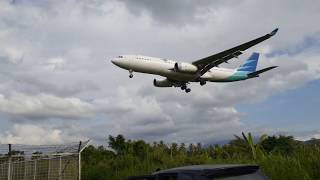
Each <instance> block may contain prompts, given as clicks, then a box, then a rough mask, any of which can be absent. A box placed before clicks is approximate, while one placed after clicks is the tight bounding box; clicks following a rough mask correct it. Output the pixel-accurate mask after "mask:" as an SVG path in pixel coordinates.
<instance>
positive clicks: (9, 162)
mask: <svg viewBox="0 0 320 180" xmlns="http://www.w3.org/2000/svg"><path fill="white" fill-rule="evenodd" d="M8 145H9V152H8V180H11V144H8Z"/></svg>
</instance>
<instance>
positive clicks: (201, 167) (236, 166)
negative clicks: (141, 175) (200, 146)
mask: <svg viewBox="0 0 320 180" xmlns="http://www.w3.org/2000/svg"><path fill="white" fill-rule="evenodd" d="M226 169H252V170H254V171H256V170H258V169H259V166H257V165H252V164H217V165H193V166H183V167H177V168H172V169H166V170H161V171H157V172H154V173H153V174H154V175H156V174H160V173H178V172H186V171H189V172H190V171H198V172H202V171H206V172H218V171H224V170H226Z"/></svg>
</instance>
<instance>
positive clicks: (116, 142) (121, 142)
mask: <svg viewBox="0 0 320 180" xmlns="http://www.w3.org/2000/svg"><path fill="white" fill-rule="evenodd" d="M109 147H110V148H112V149H113V150H115V151H116V153H117V154H120V155H122V154H124V153H125V152H126V149H127V143H126V139H125V138H124V137H123V135H121V134H119V135H118V136H117V137H116V138H115V137H113V136H111V135H110V136H109Z"/></svg>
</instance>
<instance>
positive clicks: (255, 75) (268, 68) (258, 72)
mask: <svg viewBox="0 0 320 180" xmlns="http://www.w3.org/2000/svg"><path fill="white" fill-rule="evenodd" d="M276 67H278V66H271V67H267V68H264V69H260V70H259V71H255V72H252V73H249V74H248V77H249V78H253V77H258V76H259V74H261V73H264V72H266V71H269V70H271V69H274V68H276Z"/></svg>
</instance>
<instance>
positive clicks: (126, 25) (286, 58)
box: [0, 0, 320, 143]
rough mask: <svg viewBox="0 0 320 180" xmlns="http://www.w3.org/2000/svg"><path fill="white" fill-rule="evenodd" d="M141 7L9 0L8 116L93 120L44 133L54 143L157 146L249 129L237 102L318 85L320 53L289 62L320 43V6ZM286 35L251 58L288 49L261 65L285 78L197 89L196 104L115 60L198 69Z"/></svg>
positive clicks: (5, 11)
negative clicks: (87, 140) (130, 57)
mask: <svg viewBox="0 0 320 180" xmlns="http://www.w3.org/2000/svg"><path fill="white" fill-rule="evenodd" d="M143 2H144V3H141V2H139V3H135V2H131V1H130V2H126V1H122V2H119V1H107V2H106V1H75V0H67V1H64V2H57V1H52V2H50V3H41V2H34V1H22V2H21V1H16V3H15V4H11V3H9V1H1V2H0V27H1V28H0V60H4V61H6V62H10V63H3V62H2V61H1V63H0V64H1V68H0V74H1V76H0V81H1V83H0V94H1V96H0V111H1V114H5V115H7V117H8V118H9V119H11V118H12V119H20V121H23V119H28V122H30V121H32V120H34V119H36V120H38V121H37V122H39V120H40V119H55V121H60V122H66V121H65V119H84V118H88V119H90V123H88V124H89V125H88V124H79V125H78V127H77V128H72V130H71V129H70V128H69V129H68V128H63V127H62V126H61V127H45V128H47V130H49V131H50V130H52V131H54V132H51V134H53V136H54V135H56V136H62V135H61V133H62V134H63V133H68V132H71V131H72V132H73V134H76V135H77V133H80V132H84V133H85V134H86V136H88V137H90V136H91V137H92V138H96V139H103V138H104V137H105V136H106V135H107V134H105V133H113V134H115V133H123V134H125V135H127V136H129V137H133V138H146V139H148V140H155V139H166V140H174V141H182V140H184V141H210V140H212V139H221V138H225V137H230V136H232V134H235V132H240V131H241V130H244V129H246V128H250V127H248V125H246V124H243V122H242V119H243V118H245V117H243V116H242V115H241V113H240V112H238V110H237V109H236V108H235V106H236V105H237V104H239V103H248V102H249V103H255V102H257V101H261V100H263V99H265V98H267V97H269V96H270V95H273V94H277V93H279V92H283V91H286V90H288V89H292V88H297V87H301V86H303V85H304V84H306V83H308V82H310V81H313V80H316V79H318V78H319V77H320V75H319V74H320V63H319V62H320V61H318V57H319V55H320V53H319V51H318V49H319V47H318V46H311V47H308V49H306V50H303V51H300V52H297V53H296V54H294V53H285V52H287V51H288V50H290V49H292V48H293V49H297V47H299V48H300V46H299V45H300V44H305V38H307V37H309V38H310V37H311V38H315V39H319V34H318V33H319V32H320V27H319V26H317V25H316V24H315V23H314V21H312V19H311V18H310V17H313V19H316V17H320V14H319V11H318V8H316V7H319V5H318V2H312V3H308V2H304V3H301V2H299V1H290V2H289V1H281V2H278V1H268V2H262V1H249V0H244V1H234V2H233V3H229V2H225V1H219V2H215V3H212V2H211V1H201V5H200V6H197V4H198V3H199V2H197V1H188V2H187V4H184V5H183V6H179V3H181V2H180V1H177V2H171V1H166V2H163V4H162V5H161V7H160V8H159V6H157V3H155V2H151V1H150V2H149V1H143ZM166 3H167V4H166ZM172 3H173V4H172ZM183 3H184V2H183ZM130 4H131V5H132V6H131V5H130ZM275 4H277V6H275ZM167 5H170V7H169V6H168V8H169V9H168V8H167ZM317 5H318V6H317ZM175 6H179V9H178V10H177V11H176V8H175ZM182 7H184V8H182ZM261 7H264V8H261ZM128 9H129V10H128ZM135 11H139V12H140V11H141V13H135ZM204 11H205V13H203V12H204ZM168 12H169V13H168ZM199 19H201V21H199ZM297 22H299V23H297ZM277 26H279V27H280V30H279V33H278V34H277V35H276V36H275V37H273V38H272V39H270V40H268V41H266V42H263V43H262V44H260V45H258V46H257V47H255V48H253V49H252V50H249V51H248V53H246V54H244V55H243V56H242V57H241V59H244V58H245V57H247V56H248V54H249V53H250V52H251V51H260V52H263V53H271V54H272V53H273V52H275V51H281V52H284V53H282V54H281V55H279V54H276V55H275V56H274V57H268V56H264V55H262V57H261V60H260V64H259V68H263V67H266V66H273V65H279V66H280V67H279V68H278V69H276V70H273V71H271V72H267V73H266V74H263V75H262V76H261V77H260V78H257V79H252V80H248V81H244V82H235V83H230V84H216V83H208V85H206V86H205V87H200V86H199V85H196V84H193V85H191V87H192V90H193V91H192V93H191V94H188V95H186V94H184V93H182V92H181V91H180V90H178V89H173V88H169V89H158V88H154V87H153V86H152V79H153V77H151V76H147V75H141V74H135V78H134V79H132V80H128V78H127V72H126V71H124V70H121V69H119V68H117V67H115V66H113V65H112V64H111V63H110V59H111V58H112V57H114V56H116V55H118V54H126V53H128V54H145V55H151V56H159V57H166V58H176V59H179V60H185V61H193V60H196V59H199V58H203V57H204V56H207V55H210V54H213V53H216V52H218V51H219V50H224V49H225V48H230V47H232V46H234V45H237V44H238V43H241V42H244V41H247V40H250V39H252V38H254V37H257V36H259V35H262V34H264V33H268V32H269V31H271V30H272V29H273V28H274V27H277ZM299 48H298V49H299ZM302 48H304V47H302ZM290 52H291V51H290ZM21 60H23V61H21ZM239 63H241V61H236V60H234V61H233V63H232V64H231V65H229V66H230V67H235V66H236V65H237V64H239ZM157 78H159V77H157ZM159 79H160V78H159ZM12 92H16V93H12ZM104 118H105V119H104ZM102 119H103V120H102ZM72 123H74V122H73V121H72V122H66V126H67V127H70V124H72ZM16 126H19V124H16V125H14V126H13V127H14V128H13V129H12V130H11V131H12V132H14V131H15V127H16ZM37 127H38V126H37ZM30 128H31V127H30ZM35 128H36V127H35ZM40 128H43V127H40ZM77 129H78V131H79V132H77ZM83 129H86V130H83ZM11 131H10V132H11ZM39 131H40V130H39ZM59 133H60V135H59ZM9 134H10V133H9ZM36 136H37V135H35V137H36ZM77 136H78V135H77ZM5 137H9V135H8V136H5ZM57 139H59V138H57ZM34 142H36V140H34ZM39 142H40V140H39ZM41 143H42V142H41Z"/></svg>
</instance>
